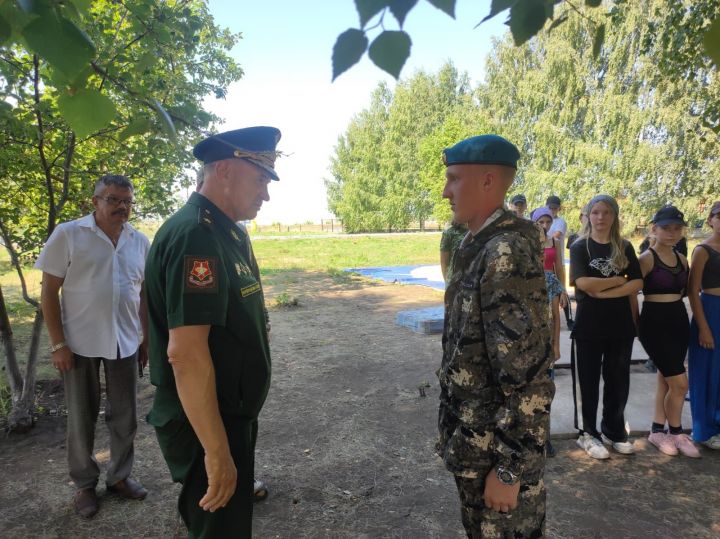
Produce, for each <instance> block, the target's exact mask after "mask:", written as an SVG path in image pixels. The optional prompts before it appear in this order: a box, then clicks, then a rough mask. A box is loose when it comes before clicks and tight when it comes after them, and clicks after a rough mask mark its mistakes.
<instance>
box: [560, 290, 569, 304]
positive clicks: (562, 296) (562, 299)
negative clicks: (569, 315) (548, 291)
mask: <svg viewBox="0 0 720 539" xmlns="http://www.w3.org/2000/svg"><path fill="white" fill-rule="evenodd" d="M568 301H570V300H569V299H568V295H567V292H565V291H564V290H563V292H562V293H561V294H560V308H561V309H564V308H565V307H567V306H568Z"/></svg>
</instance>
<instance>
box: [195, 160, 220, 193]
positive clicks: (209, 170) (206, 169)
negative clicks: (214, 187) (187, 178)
mask: <svg viewBox="0 0 720 539" xmlns="http://www.w3.org/2000/svg"><path fill="white" fill-rule="evenodd" d="M215 163H216V161H213V162H212V163H205V164H204V165H202V166H201V167H200V170H198V173H197V181H196V183H195V190H196V191H200V189H201V188H202V186H203V184H204V183H205V180H207V179H208V178H209V177H210V176H212V175H213V173H214V171H215Z"/></svg>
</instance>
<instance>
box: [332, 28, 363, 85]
mask: <svg viewBox="0 0 720 539" xmlns="http://www.w3.org/2000/svg"><path fill="white" fill-rule="evenodd" d="M367 47H368V39H367V37H366V36H365V32H363V31H362V30H357V29H355V28H350V29H348V30H345V31H344V32H343V33H342V34H340V35H339V36H338V38H337V41H336V42H335V46H334V47H333V54H332V66H333V77H332V80H335V79H336V78H338V77H339V76H340V75H341V74H342V73H344V72H345V71H347V70H348V69H350V68H351V67H352V66H354V65H355V64H357V63H358V61H359V60H360V58H362V55H363V54H365V51H366V50H367Z"/></svg>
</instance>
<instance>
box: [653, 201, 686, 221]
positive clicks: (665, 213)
mask: <svg viewBox="0 0 720 539" xmlns="http://www.w3.org/2000/svg"><path fill="white" fill-rule="evenodd" d="M650 222H651V223H652V224H654V225H658V226H664V225H682V226H687V222H686V221H685V215H684V214H683V212H681V211H680V210H678V209H677V208H676V207H675V206H671V205H668V206H663V207H662V208H660V209H659V210H658V211H657V212H656V213H655V215H654V216H653V218H652V221H650Z"/></svg>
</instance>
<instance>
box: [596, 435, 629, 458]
mask: <svg viewBox="0 0 720 539" xmlns="http://www.w3.org/2000/svg"><path fill="white" fill-rule="evenodd" d="M600 436H601V437H602V441H603V443H604V444H605V445H609V446H610V447H612V448H613V449H614V450H615V451H617V452H618V453H620V454H621V455H634V454H635V446H634V445H633V444H632V442H630V441H627V440H626V441H624V442H613V441H612V440H611V439H610V438H608V437H607V436H605V435H604V434H601V435H600Z"/></svg>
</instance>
